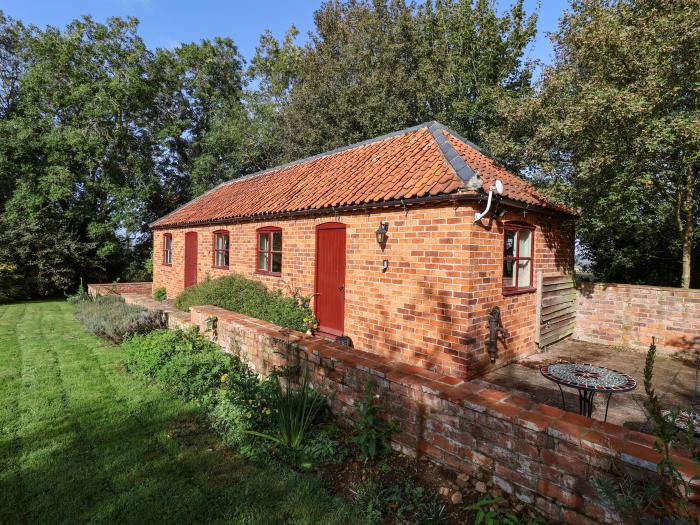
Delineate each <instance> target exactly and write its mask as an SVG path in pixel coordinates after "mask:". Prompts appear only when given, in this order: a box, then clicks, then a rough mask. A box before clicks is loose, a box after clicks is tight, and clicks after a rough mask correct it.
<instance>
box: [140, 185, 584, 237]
mask: <svg viewBox="0 0 700 525" xmlns="http://www.w3.org/2000/svg"><path fill="white" fill-rule="evenodd" d="M486 198H487V197H486V195H485V194H484V193H483V192H477V191H467V192H458V193H447V194H441V195H430V196H427V197H416V198H413V199H394V200H389V201H380V202H368V203H362V204H352V205H347V206H338V207H327V208H311V209H306V210H294V211H286V212H274V213H266V214H259V215H249V216H241V217H221V218H217V219H207V220H201V221H189V222H181V223H172V224H155V223H151V224H150V225H149V226H150V228H151V229H152V230H167V229H179V228H192V227H197V226H213V225H218V224H235V223H241V222H262V221H269V220H278V219H284V218H292V217H301V216H311V215H325V214H333V215H336V214H339V213H351V212H355V211H365V210H373V209H382V208H396V207H408V206H418V205H427V204H439V203H448V202H468V201H482V200H485V199H486ZM500 201H501V203H503V204H505V205H506V206H510V207H513V208H518V209H522V210H525V211H531V212H535V213H542V214H546V215H560V216H569V217H573V218H577V217H578V216H577V215H575V214H573V213H568V212H565V211H563V210H557V209H554V208H550V207H547V206H538V205H533V204H528V203H526V202H521V201H517V200H514V199H509V198H507V197H501V200H500ZM156 222H157V221H156Z"/></svg>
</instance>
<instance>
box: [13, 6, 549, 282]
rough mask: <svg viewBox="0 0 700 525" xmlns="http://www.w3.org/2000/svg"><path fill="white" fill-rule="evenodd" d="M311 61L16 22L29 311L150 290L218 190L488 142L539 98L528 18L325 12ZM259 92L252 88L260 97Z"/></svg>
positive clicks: (16, 225)
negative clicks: (158, 266) (316, 162)
mask: <svg viewBox="0 0 700 525" xmlns="http://www.w3.org/2000/svg"><path fill="white" fill-rule="evenodd" d="M314 21H315V31H314V32H312V33H311V34H310V35H309V40H308V42H307V43H306V44H304V45H298V44H297V43H296V37H297V36H298V35H297V31H296V30H295V29H294V28H293V27H292V28H290V30H289V32H288V33H287V35H286V36H285V38H284V39H283V40H282V41H281V42H280V41H277V40H276V39H275V38H274V36H273V35H272V34H271V33H269V32H267V33H264V34H263V35H262V37H261V40H260V46H259V48H258V50H257V53H256V55H255V57H254V58H253V59H252V61H251V64H250V66H249V68H248V70H247V71H246V70H244V62H243V59H242V57H241V56H240V54H239V52H238V49H237V47H236V45H235V44H234V42H233V41H232V40H231V39H229V38H216V39H214V40H204V41H202V42H199V43H186V44H182V45H180V46H178V47H177V48H175V49H157V50H149V49H148V48H147V47H146V46H145V44H144V42H143V41H142V39H141V38H140V37H139V35H138V21H137V20H136V19H133V18H128V19H120V18H111V19H109V20H108V21H107V22H106V23H104V24H101V23H97V22H95V21H94V20H92V19H91V18H89V17H84V18H82V19H79V20H74V21H73V22H71V23H70V24H68V25H67V26H66V27H65V28H64V29H58V28H54V27H47V28H45V29H40V28H37V27H34V26H29V27H27V26H24V25H23V24H22V23H20V22H18V21H15V20H12V19H10V18H9V17H7V16H5V15H4V14H0V133H1V134H2V137H3V140H2V141H0V173H1V175H2V176H1V177H0V207H1V208H2V215H0V221H1V222H2V225H3V228H2V232H0V246H2V248H0V252H2V253H0V255H1V256H2V259H3V260H7V263H8V264H11V265H12V267H13V268H16V269H17V271H18V272H19V274H20V276H21V281H22V283H23V287H24V289H25V292H26V293H27V294H28V295H36V294H44V295H45V294H52V293H56V292H57V291H59V290H65V289H67V288H70V287H71V286H73V285H74V284H76V283H77V280H78V278H79V277H80V276H83V277H85V278H86V279H87V280H112V279H115V278H122V279H125V280H128V279H144V278H147V275H145V274H146V270H145V268H146V266H147V265H146V264H145V262H146V261H147V260H148V257H150V249H149V245H150V232H149V230H148V224H149V223H150V222H152V221H153V220H155V219H156V218H158V217H160V216H162V215H164V214H165V213H167V212H169V211H171V210H172V209H174V208H175V207H177V206H178V205H180V204H182V203H183V202H186V201H187V200H189V199H190V198H192V197H193V196H196V195H198V194H200V193H202V192H204V191H206V190H208V189H209V188H211V187H213V186H215V185H216V184H218V183H220V182H222V181H225V180H229V179H231V178H235V177H237V176H240V175H242V174H245V173H249V172H252V171H256V170H259V169H263V168H266V167H270V166H271V165H274V164H276V163H278V162H281V161H285V160H292V159H295V158H299V157H302V156H305V155H308V154H312V153H317V152H319V151H323V150H326V149H329V148H332V147H335V146H339V145H342V144H347V143H349V142H354V141H358V140H362V139H365V138H369V137H372V136H375V135H377V134H381V133H384V132H388V131H392V130H396V129H400V128H403V127H406V126H409V125H412V124H416V123H419V122H422V121H426V120H429V119H440V120H442V121H443V122H445V123H447V124H450V125H452V126H454V127H455V128H456V129H457V130H459V131H462V132H464V133H467V134H468V135H469V136H471V137H474V138H478V137H479V136H480V134H481V133H482V131H483V130H484V129H488V128H489V127H492V126H494V125H496V124H497V112H496V110H497V102H498V100H500V99H502V98H509V97H514V96H519V94H520V93H521V92H525V91H527V90H528V89H529V86H530V72H531V67H530V64H527V63H525V62H524V61H523V51H524V49H525V47H526V46H527V45H528V43H529V42H531V41H532V38H533V37H534V34H535V17H534V16H526V14H525V12H524V9H523V2H522V0H518V1H516V3H515V4H514V5H513V7H511V8H510V10H508V11H506V12H505V13H503V14H501V15H499V14H497V13H496V11H495V8H494V7H493V5H492V3H491V2H488V1H486V0H477V1H471V0H428V1H426V2H424V3H421V4H417V5H416V4H412V3H406V2H405V1H404V0H374V1H371V2H370V1H366V0H347V1H330V2H327V3H324V4H323V5H322V6H321V7H320V8H319V10H318V11H317V12H316V14H315V18H314ZM246 83H247V87H246Z"/></svg>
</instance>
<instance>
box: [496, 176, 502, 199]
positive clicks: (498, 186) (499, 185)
mask: <svg viewBox="0 0 700 525" xmlns="http://www.w3.org/2000/svg"><path fill="white" fill-rule="evenodd" d="M496 192H497V193H498V194H499V195H503V183H502V182H501V181H500V180H498V179H496Z"/></svg>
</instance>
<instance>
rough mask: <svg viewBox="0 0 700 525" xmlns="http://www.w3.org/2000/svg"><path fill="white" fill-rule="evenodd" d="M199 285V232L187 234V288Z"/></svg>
mask: <svg viewBox="0 0 700 525" xmlns="http://www.w3.org/2000/svg"><path fill="white" fill-rule="evenodd" d="M195 284H197V232H187V233H186V234H185V288H188V287H190V286H193V285H195Z"/></svg>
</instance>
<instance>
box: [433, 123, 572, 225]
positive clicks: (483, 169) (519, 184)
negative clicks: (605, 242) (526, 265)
mask: <svg viewBox="0 0 700 525" xmlns="http://www.w3.org/2000/svg"><path fill="white" fill-rule="evenodd" d="M443 134H444V135H445V136H446V137H447V140H448V141H449V143H450V144H451V145H452V147H453V148H454V149H455V150H457V153H459V155H460V156H461V157H462V158H463V159H464V160H465V161H466V162H467V164H469V165H470V166H471V168H472V169H473V170H474V171H476V172H477V173H478V174H479V176H480V177H481V179H482V180H483V182H484V185H483V189H484V191H488V190H489V188H490V187H491V186H493V185H495V184H496V179H500V181H501V182H502V183H503V187H504V190H503V196H504V197H506V198H509V199H513V200H515V201H518V202H524V203H525V204H530V205H533V206H539V207H542V208H550V209H553V210H556V211H560V212H562V213H566V214H569V215H578V214H577V213H576V212H575V211H574V210H572V209H571V208H569V207H567V206H564V205H563V204H559V203H556V202H552V201H550V200H548V199H547V198H546V197H545V196H543V195H542V194H541V193H540V192H539V191H537V188H535V187H534V186H533V185H532V184H530V183H529V182H527V181H526V180H525V179H523V178H522V177H519V176H518V175H515V174H514V173H511V172H510V171H508V170H507V169H505V168H504V167H503V166H501V165H499V164H498V162H497V161H495V160H494V159H493V158H491V157H489V156H488V155H486V154H484V153H483V152H482V151H481V149H479V148H478V147H476V146H474V145H473V144H471V143H469V142H467V141H465V140H464V139H462V138H458V137H459V136H455V135H454V134H453V133H451V132H450V131H448V130H443Z"/></svg>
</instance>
